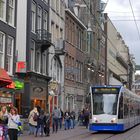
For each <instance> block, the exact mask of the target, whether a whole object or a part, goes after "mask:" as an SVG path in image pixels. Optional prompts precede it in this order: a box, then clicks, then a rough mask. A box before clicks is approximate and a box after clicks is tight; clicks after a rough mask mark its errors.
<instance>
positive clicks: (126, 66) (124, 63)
mask: <svg viewBox="0 0 140 140" xmlns="http://www.w3.org/2000/svg"><path fill="white" fill-rule="evenodd" d="M116 59H117V60H118V62H120V63H121V64H122V66H124V67H125V68H126V69H128V63H127V62H126V61H125V60H124V58H123V57H122V56H121V55H120V54H119V53H117V56H116Z"/></svg>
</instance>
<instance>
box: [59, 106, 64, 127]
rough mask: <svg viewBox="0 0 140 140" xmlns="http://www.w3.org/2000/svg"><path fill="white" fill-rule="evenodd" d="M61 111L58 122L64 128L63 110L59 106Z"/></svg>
mask: <svg viewBox="0 0 140 140" xmlns="http://www.w3.org/2000/svg"><path fill="white" fill-rule="evenodd" d="M59 111H60V115H59V120H58V123H59V128H60V129H61V128H62V122H63V111H62V109H61V108H59Z"/></svg>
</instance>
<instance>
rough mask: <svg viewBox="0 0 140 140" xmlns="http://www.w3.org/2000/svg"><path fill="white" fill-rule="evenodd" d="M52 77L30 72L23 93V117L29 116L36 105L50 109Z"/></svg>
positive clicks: (26, 77)
mask: <svg viewBox="0 0 140 140" xmlns="http://www.w3.org/2000/svg"><path fill="white" fill-rule="evenodd" d="M49 80H50V77H48V76H45V75H41V74H37V73H34V72H28V73H27V74H26V76H25V79H24V93H23V94H22V99H21V100H22V101H21V108H22V114H23V117H28V115H29V112H30V110H31V109H33V108H34V107H35V106H40V107H41V109H43V110H45V111H47V110H48V82H49Z"/></svg>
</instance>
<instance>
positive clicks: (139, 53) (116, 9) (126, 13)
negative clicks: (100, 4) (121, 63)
mask: <svg viewBox="0 0 140 140" xmlns="http://www.w3.org/2000/svg"><path fill="white" fill-rule="evenodd" d="M103 1H104V2H107V1H108V3H107V6H106V9H105V12H106V13H108V15H109V17H110V19H111V20H112V22H113V23H114V25H115V27H116V28H117V30H118V31H119V32H120V34H121V35H122V37H123V39H124V41H125V43H126V45H128V47H129V48H130V53H131V54H134V57H135V62H136V64H138V65H140V0H103ZM130 3H131V5H132V8H133V11H134V15H135V18H136V20H137V21H136V22H137V26H138V29H139V33H138V30H137V28H136V24H135V22H134V18H133V14H132V10H131V6H130Z"/></svg>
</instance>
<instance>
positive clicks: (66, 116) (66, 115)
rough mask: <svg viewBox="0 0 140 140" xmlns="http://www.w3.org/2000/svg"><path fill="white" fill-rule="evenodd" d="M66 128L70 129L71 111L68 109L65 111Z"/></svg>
mask: <svg viewBox="0 0 140 140" xmlns="http://www.w3.org/2000/svg"><path fill="white" fill-rule="evenodd" d="M64 125H65V130H67V129H70V112H69V111H67V110H66V112H65V113H64Z"/></svg>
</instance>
